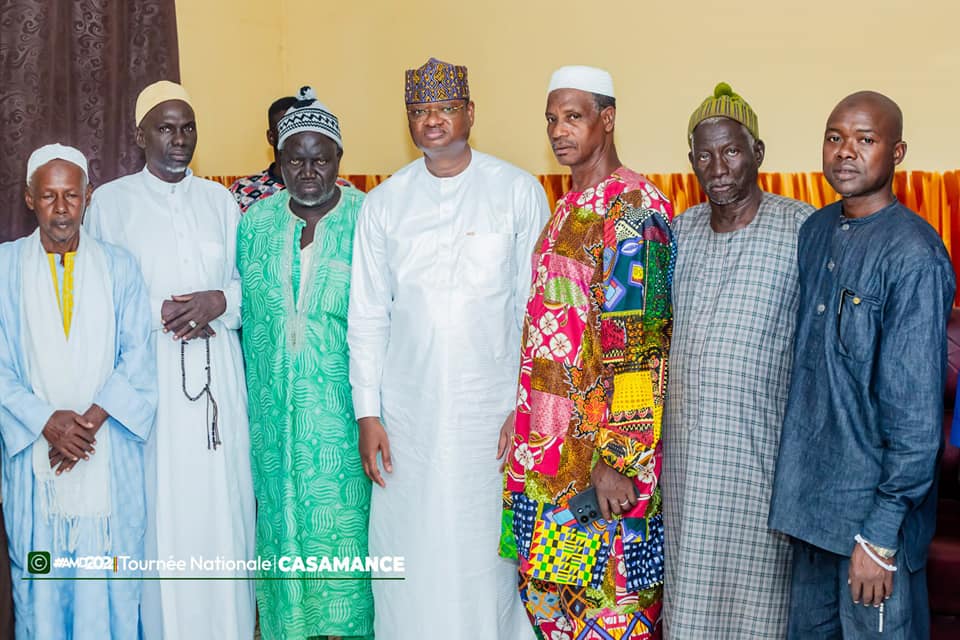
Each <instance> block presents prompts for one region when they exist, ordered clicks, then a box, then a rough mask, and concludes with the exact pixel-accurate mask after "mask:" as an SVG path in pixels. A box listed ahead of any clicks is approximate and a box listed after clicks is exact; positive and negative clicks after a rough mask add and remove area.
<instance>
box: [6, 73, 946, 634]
mask: <svg viewBox="0 0 960 640" xmlns="http://www.w3.org/2000/svg"><path fill="white" fill-rule="evenodd" d="M405 103H406V109H407V117H408V122H409V128H410V135H411V138H412V139H413V142H414V144H415V145H416V146H417V148H418V149H419V150H420V151H421V152H422V157H421V158H418V159H417V160H415V161H414V162H412V163H410V164H409V165H407V166H405V167H403V168H401V169H400V170H399V171H397V172H396V173H395V174H394V175H393V176H392V177H391V178H389V179H388V180H387V181H386V182H384V183H383V184H382V185H381V186H379V187H377V188H376V189H374V190H372V191H371V192H370V193H369V194H366V196H365V195H364V194H363V193H362V192H360V191H358V190H357V189H355V188H353V187H352V186H351V185H350V184H349V183H347V182H345V181H343V180H341V179H339V178H338V177H337V176H338V173H339V163H340V159H341V158H342V155H343V152H344V140H343V139H342V136H341V133H340V126H339V121H338V119H337V117H336V116H335V115H334V114H333V113H332V112H331V111H330V110H329V109H328V108H327V107H326V106H325V105H324V104H323V103H321V102H320V101H319V100H318V99H317V97H316V95H315V94H314V92H313V90H312V89H311V88H309V87H304V88H302V89H301V90H300V91H299V93H298V95H297V96H296V97H291V98H286V99H281V100H278V101H277V102H275V103H274V105H272V106H271V108H270V114H269V118H270V119H269V123H270V128H269V130H268V133H267V138H268V141H269V142H270V144H271V145H272V146H273V147H274V152H275V157H274V163H273V164H271V166H270V168H269V169H268V170H266V171H264V172H263V173H261V174H258V175H256V176H251V177H250V178H247V179H244V180H241V181H240V182H238V183H237V184H236V185H234V187H233V188H232V190H231V191H232V192H233V196H235V198H236V199H234V197H231V193H230V192H228V191H227V190H226V189H224V188H223V187H221V186H219V185H217V184H215V183H213V182H210V181H207V180H204V179H201V178H198V177H196V176H194V175H192V173H191V172H190V170H189V168H188V165H189V163H190V161H191V159H192V157H193V151H194V148H195V146H196V143H197V118H196V115H195V114H194V110H193V107H192V104H191V100H190V97H189V95H188V94H187V93H186V91H185V90H184V89H183V88H182V87H181V86H179V85H176V84H174V83H170V82H163V81H162V82H159V83H156V84H154V85H151V86H150V87H147V88H146V89H145V90H144V91H143V93H141V95H140V96H139V98H138V100H137V109H136V126H137V144H138V145H139V146H140V147H141V148H143V150H144V153H145V157H146V166H145V168H144V170H143V171H142V172H140V173H137V174H134V175H131V176H126V177H123V178H120V179H118V180H115V181H113V182H111V183H108V184H105V185H103V186H101V187H99V188H98V189H96V191H95V192H93V190H92V188H91V186H90V185H89V183H88V180H87V168H86V159H85V158H84V156H83V155H82V154H81V153H80V152H79V151H77V150H76V149H72V148H70V147H63V146H60V145H49V146H47V147H42V148H40V149H38V150H37V151H36V152H35V153H34V154H33V155H32V156H31V157H30V159H29V161H28V175H27V190H26V201H27V204H28V206H29V207H30V208H31V209H32V210H33V211H34V212H35V213H36V216H37V222H38V229H37V231H36V232H35V233H34V234H32V235H31V236H30V237H28V238H24V239H21V240H17V241H15V242H11V243H6V244H4V245H0V265H2V267H4V269H3V272H4V273H6V274H8V275H7V277H6V279H5V280H4V283H3V286H2V288H0V439H2V446H3V461H2V462H3V509H4V515H5V518H6V528H7V532H8V536H9V543H10V544H9V548H10V561H11V566H12V573H13V579H14V599H15V605H16V628H17V637H23V638H63V637H72V638H87V637H89V638H98V639H99V638H135V637H145V638H176V639H178V640H179V639H189V638H204V639H205V638H213V637H218V638H241V639H247V638H251V637H252V636H253V633H254V626H255V611H257V610H258V611H259V628H260V632H261V634H262V636H263V637H264V638H269V639H274V638H308V637H321V638H331V639H334V638H335V639H340V638H351V637H354V638H362V637H371V636H373V635H374V634H375V635H376V636H377V637H379V638H382V639H390V640H394V639H400V640H404V639H410V640H413V639H418V640H419V639H425V638H438V639H439V638H444V639H447V638H464V639H467V638H470V639H473V638H483V639H485V640H486V639H500V640H520V639H529V638H539V639H541V640H611V639H612V640H629V639H638V640H639V639H643V638H653V637H658V636H659V635H661V634H662V635H663V636H664V637H666V638H677V639H685V638H690V639H699V638H747V637H754V638H783V637H790V638H811V639H813V638H818V639H819V638H841V637H843V638H867V637H875V636H876V635H877V634H882V635H883V637H892V638H920V637H925V636H926V634H927V624H928V622H927V619H926V616H927V612H926V591H925V587H924V580H925V574H924V563H925V552H926V547H927V545H928V543H929V540H930V538H931V535H932V526H933V525H932V523H933V508H934V506H933V505H934V503H935V501H934V499H933V497H932V496H933V493H934V490H933V489H932V485H933V478H934V470H935V465H936V458H937V453H938V450H939V448H940V446H941V431H940V428H941V427H940V424H941V423H940V420H941V415H942V404H941V403H942V389H943V383H944V371H945V357H946V338H945V330H946V318H947V314H948V313H949V310H950V306H951V302H952V300H953V296H954V287H955V283H954V275H953V270H952V266H951V264H950V261H949V259H948V256H947V254H946V251H945V250H944V247H943V244H942V242H941V240H940V239H939V237H938V235H937V234H936V233H935V232H934V230H933V229H932V228H930V226H929V225H927V224H926V223H925V222H923V221H922V219H921V218H920V217H919V216H917V215H916V214H915V213H913V212H911V211H909V210H907V209H906V208H905V207H903V205H901V204H900V203H899V202H898V201H897V200H896V198H895V197H894V195H893V192H892V188H891V185H892V179H893V173H894V169H895V167H896V166H897V165H898V164H899V163H900V162H901V161H902V159H903V156H904V153H905V151H906V144H905V143H904V142H903V141H902V115H901V113H900V110H899V108H898V107H897V106H896V105H895V104H894V103H893V102H892V101H891V100H889V99H888V98H886V97H884V96H882V95H880V94H877V93H873V92H859V93H855V94H853V95H851V96H848V97H847V98H845V99H844V100H842V101H841V102H840V103H839V104H838V105H837V107H836V108H835V109H834V110H833V112H832V113H831V114H830V116H829V118H828V121H827V128H826V134H825V137H824V141H823V167H824V174H825V175H826V177H827V179H828V181H829V182H830V184H831V185H832V186H833V187H834V189H835V190H836V191H837V192H838V193H839V194H840V195H841V200H840V201H838V202H837V203H835V204H832V205H830V206H828V207H825V208H824V209H821V210H820V211H817V212H814V211H813V207H811V206H809V205H807V204H804V203H801V202H797V201H795V200H790V199H787V198H783V197H780V196H776V195H772V194H768V193H764V192H762V191H761V190H760V188H759V186H758V184H757V174H758V170H759V167H760V165H761V163H762V161H763V157H764V144H763V142H762V140H761V139H760V135H759V125H758V119H757V116H756V114H755V113H754V111H753V110H752V109H751V108H750V106H749V105H748V104H747V102H746V101H745V100H744V99H743V98H742V97H741V96H739V95H737V94H736V93H734V92H733V90H732V89H731V88H730V87H729V86H727V85H725V84H723V83H721V84H720V85H718V86H717V88H716V90H715V91H714V93H713V94H712V95H710V96H708V97H707V99H706V100H704V102H703V103H702V104H701V105H700V106H699V107H698V108H697V109H696V110H695V111H694V112H693V114H692V116H691V118H690V123H689V127H688V131H687V135H688V138H689V146H690V156H689V157H690V162H691V165H692V167H693V170H694V172H695V173H696V175H697V178H698V180H699V182H700V184H701V186H702V188H703V190H704V192H705V193H706V194H707V197H708V200H709V201H708V202H706V203H704V204H702V205H698V206H696V207H693V208H691V209H690V210H688V211H687V212H685V213H683V215H682V216H678V217H677V218H676V219H674V216H673V209H672V206H671V203H670V202H669V200H668V199H667V198H666V197H665V196H664V195H663V194H662V193H661V192H660V191H659V190H658V189H657V188H656V187H655V186H654V185H653V184H651V183H650V182H648V181H647V180H646V179H645V178H644V177H643V176H642V175H640V174H638V173H636V172H634V171H632V170H630V169H629V168H627V167H625V166H623V164H622V163H621V161H620V160H619V158H618V155H617V150H616V146H615V144H614V130H615V125H616V98H615V92H614V88H613V80H612V78H611V76H610V74H609V73H607V72H605V71H603V70H600V69H596V68H592V67H582V66H574V67H563V68H561V69H559V70H557V71H556V72H555V73H554V74H553V76H552V78H551V79H550V84H549V87H548V92H547V102H546V112H545V116H546V123H547V134H548V139H549V142H550V145H551V147H552V149H553V152H554V155H555V157H556V158H557V160H558V162H559V163H560V164H562V165H564V166H568V167H570V170H571V178H572V188H571V190H570V191H569V192H567V193H566V194H564V195H563V196H562V197H561V198H560V200H559V202H558V203H557V205H556V208H555V209H554V211H553V213H552V214H551V212H550V209H549V206H548V203H547V199H546V196H545V194H544V192H543V189H542V188H541V186H540V185H539V183H538V182H537V180H536V179H535V178H534V177H533V176H531V175H530V174H528V173H526V172H524V171H521V170H520V169H518V168H516V167H514V166H512V165H510V164H508V163H506V162H504V161H502V160H499V159H497V158H494V157H492V156H489V155H486V154H484V153H481V152H479V151H477V150H475V149H472V148H471V146H470V144H469V134H470V129H471V126H472V125H473V122H474V117H475V105H474V102H473V101H472V99H471V95H470V91H469V84H468V81H467V69H466V68H465V67H462V66H457V65H452V64H449V63H446V62H442V61H439V60H436V59H430V60H429V61H428V62H427V63H426V64H424V65H423V66H421V67H420V68H417V69H412V70H409V71H407V72H406V85H405ZM91 193H92V199H91ZM88 203H89V205H90V206H89V208H87V205H88ZM238 204H239V207H238ZM241 209H243V210H244V211H245V213H244V214H243V215H242V217H241V212H240V211H241ZM84 214H85V220H84ZM81 222H83V224H82V225H81ZM241 326H242V327H243V331H242V341H241V339H240V336H239V330H240V327H241ZM668 371H669V372H670V375H669V380H668ZM498 460H499V461H501V462H498ZM497 548H499V551H500V553H499V557H498V554H497ZM35 550H48V551H49V552H50V555H52V556H54V557H58V558H74V559H75V558H81V557H86V556H96V557H100V556H109V557H113V556H125V557H129V558H133V559H136V560H140V561H141V562H142V563H143V564H141V565H134V566H133V568H131V569H129V570H127V569H124V568H123V567H117V565H116V564H114V565H113V566H111V567H109V568H101V569H102V570H100V571H91V570H89V569H84V568H81V567H74V568H71V569H63V568H55V569H54V573H53V575H54V576H55V577H56V578H57V579H55V580H42V579H28V578H31V577H34V578H37V577H42V576H32V572H33V571H34V570H35V569H36V567H35V566H33V563H34V561H35V560H36V558H33V557H31V559H30V561H29V566H28V555H32V554H30V552H32V551H35ZM218 556H219V557H224V558H228V559H234V560H240V559H250V558H255V557H258V556H259V557H261V558H277V557H280V556H288V557H296V558H307V557H316V558H339V557H368V556H370V557H389V556H393V557H396V556H400V557H403V558H404V568H405V571H404V573H403V574H402V575H401V576H400V577H402V578H403V579H402V580H382V579H380V578H385V577H397V576H388V575H384V574H379V573H377V572H374V573H373V575H371V574H369V573H364V572H355V573H350V572H346V573H344V572H340V573H329V572H319V573H317V572H307V571H293V572H290V573H285V574H281V573H279V572H277V571H276V569H271V570H263V569H262V570H260V571H259V572H258V573H257V574H256V575H255V576H251V575H250V573H249V572H247V571H246V570H245V569H238V570H235V571H234V570H229V569H223V570H221V571H219V572H217V573H214V574H212V575H211V574H206V575H205V576H204V577H214V578H222V579H217V580H204V581H199V580H198V581H190V580H176V579H169V578H178V577H179V578H183V577H184V576H183V575H182V574H179V573H177V572H176V570H175V569H174V568H173V567H171V566H170V565H168V564H164V563H162V562H157V563H156V564H155V565H149V566H148V563H149V561H150V560H165V559H167V558H171V559H173V558H177V559H186V558H190V557H204V558H216V557H218ZM894 572H896V574H895V573H894ZM91 576H94V577H96V576H99V577H101V578H112V579H105V580H102V581H72V580H70V578H77V577H91ZM117 577H125V578H128V580H116V579H115V578H117ZM138 577H143V578H152V579H145V580H143V581H142V582H141V581H139V580H137V578H138ZM251 577H255V578H257V579H256V581H253V580H250V579H249V578H251ZM254 584H256V600H257V604H258V605H259V607H255V604H254V597H255V594H254ZM518 591H519V594H518ZM871 605H872V606H871Z"/></svg>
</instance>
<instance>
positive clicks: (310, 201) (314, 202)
mask: <svg viewBox="0 0 960 640" xmlns="http://www.w3.org/2000/svg"><path fill="white" fill-rule="evenodd" d="M333 192H334V190H333V189H330V190H329V191H325V192H323V193H318V194H317V195H315V196H314V197H312V198H300V197H298V196H295V195H293V192H290V199H291V200H293V201H294V202H296V203H297V204H298V205H300V206H301V207H307V208H313V207H319V206H320V205H322V204H323V203H325V202H329V201H330V198H332V197H333Z"/></svg>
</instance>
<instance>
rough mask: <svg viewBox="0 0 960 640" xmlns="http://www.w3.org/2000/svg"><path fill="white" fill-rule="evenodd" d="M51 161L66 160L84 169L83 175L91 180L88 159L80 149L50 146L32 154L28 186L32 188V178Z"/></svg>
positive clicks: (29, 164)
mask: <svg viewBox="0 0 960 640" xmlns="http://www.w3.org/2000/svg"><path fill="white" fill-rule="evenodd" d="M51 160H66V161H67V162H69V163H71V164H75V165H77V166H78V167H80V168H81V169H83V175H84V176H86V177H87V179H88V180H89V179H90V172H89V171H88V170H87V157H86V156H85V155H83V153H82V152H81V151H80V150H79V149H75V148H74V147H68V146H67V145H64V144H60V143H59V142H57V143H54V144H48V145H44V146H42V147H40V148H39V149H37V150H36V151H34V152H33V153H31V154H30V159H29V160H27V186H28V187H29V186H30V178H32V177H33V174H34V173H36V171H37V169H39V168H40V167H42V166H43V165H45V164H47V163H48V162H50V161H51Z"/></svg>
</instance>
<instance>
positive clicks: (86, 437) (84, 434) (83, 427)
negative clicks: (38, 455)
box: [43, 409, 96, 474]
mask: <svg viewBox="0 0 960 640" xmlns="http://www.w3.org/2000/svg"><path fill="white" fill-rule="evenodd" d="M93 426H94V425H93V423H92V422H90V421H89V420H87V419H86V418H84V417H83V416H81V415H80V414H78V413H77V412H75V411H69V410H67V409H59V410H57V411H54V412H53V413H52V414H51V415H50V418H49V419H47V424H45V425H44V427H43V437H45V438H46V439H47V442H49V443H50V446H51V447H52V448H53V449H54V450H56V451H57V452H59V453H60V455H61V456H63V458H64V459H66V460H68V461H70V462H74V463H75V462H77V461H78V460H80V459H81V458H82V459H83V460H89V459H90V456H91V455H92V454H93V453H94V446H93V445H94V444H95V443H96V438H95V437H94V433H93ZM51 466H52V465H51ZM57 473H58V474H59V473H61V471H59V470H58V471H57Z"/></svg>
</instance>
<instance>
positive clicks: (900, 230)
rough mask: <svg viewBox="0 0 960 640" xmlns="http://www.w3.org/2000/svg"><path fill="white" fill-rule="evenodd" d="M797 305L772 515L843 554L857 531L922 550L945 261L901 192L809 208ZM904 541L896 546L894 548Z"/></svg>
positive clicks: (931, 496) (937, 440) (905, 551)
mask: <svg viewBox="0 0 960 640" xmlns="http://www.w3.org/2000/svg"><path fill="white" fill-rule="evenodd" d="M797 251H798V259H799V276H800V308H799V311H798V314H797V333H796V341H795V344H794V353H795V356H794V368H793V377H792V381H791V385H790V396H789V399H788V402H787V411H786V415H785V418H784V425H783V433H782V436H781V441H780V452H779V456H778V459H777V469H776V475H775V480H774V489H773V499H772V502H771V507H770V522H769V524H770V527H771V528H773V529H777V530H779V531H783V532H784V533H787V534H789V535H791V536H793V537H794V538H798V539H800V540H804V541H806V542H808V543H810V544H812V545H815V546H817V547H820V548H822V549H825V550H827V551H831V552H833V553H837V554H841V555H850V553H852V551H853V546H854V544H855V542H854V536H856V535H857V534H858V533H859V534H861V535H863V537H864V538H866V539H867V540H868V541H870V542H871V543H873V544H875V545H878V546H881V547H887V548H891V549H898V561H900V559H902V558H905V559H906V562H907V566H908V567H909V568H911V569H916V568H919V567H921V566H923V563H924V562H925V561H926V549H927V546H928V544H929V542H930V538H931V537H932V536H933V529H934V518H935V510H936V495H935V494H936V491H935V486H934V478H935V468H936V462H937V454H938V451H939V448H940V446H941V441H942V437H943V433H942V430H943V387H944V384H945V374H946V324H947V319H948V316H949V313H950V307H951V303H952V301H953V296H954V290H955V282H954V274H953V267H952V265H951V263H950V259H949V257H948V255H947V252H946V249H945V248H944V246H943V241H942V240H941V239H940V237H939V236H938V235H937V233H936V231H934V230H933V228H932V227H931V226H930V225H929V224H927V223H926V222H925V221H924V220H923V219H922V218H920V216H918V215H917V214H915V213H914V212H912V211H910V210H909V209H907V208H906V207H905V206H903V205H902V204H900V202H894V203H893V204H891V205H889V206H887V207H885V208H883V209H881V210H880V211H877V212H876V213H874V214H872V215H870V216H867V217H865V218H847V217H845V216H844V215H843V208H842V204H841V203H840V202H837V203H835V204H832V205H829V206H827V207H825V208H823V209H820V210H819V211H817V212H816V213H814V214H813V215H812V216H810V218H809V219H808V220H807V222H806V223H805V224H804V225H803V227H802V228H801V230H800V237H799V241H798V250H797ZM901 552H902V553H901Z"/></svg>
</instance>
